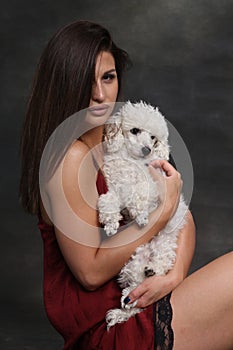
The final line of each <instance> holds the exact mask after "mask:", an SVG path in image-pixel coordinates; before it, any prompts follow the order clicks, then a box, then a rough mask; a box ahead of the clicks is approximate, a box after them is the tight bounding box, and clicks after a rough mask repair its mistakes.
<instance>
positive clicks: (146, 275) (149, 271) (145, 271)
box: [144, 266, 155, 277]
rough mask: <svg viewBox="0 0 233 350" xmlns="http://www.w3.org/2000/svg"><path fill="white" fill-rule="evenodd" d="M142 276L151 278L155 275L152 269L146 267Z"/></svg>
mask: <svg viewBox="0 0 233 350" xmlns="http://www.w3.org/2000/svg"><path fill="white" fill-rule="evenodd" d="M144 275H145V277H151V276H154V275H155V272H154V270H153V269H152V268H150V267H148V266H146V267H145V269H144Z"/></svg>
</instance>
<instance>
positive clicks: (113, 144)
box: [104, 115, 124, 153]
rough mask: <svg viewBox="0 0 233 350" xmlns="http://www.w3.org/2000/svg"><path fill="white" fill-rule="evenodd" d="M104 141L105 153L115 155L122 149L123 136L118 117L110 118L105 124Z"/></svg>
mask: <svg viewBox="0 0 233 350" xmlns="http://www.w3.org/2000/svg"><path fill="white" fill-rule="evenodd" d="M104 141H105V147H106V151H107V153H115V152H117V151H119V150H120V149H121V148H122V146H123V144H124V136H123V133H122V129H121V119H120V117H119V115H117V116H115V117H111V119H110V120H109V121H108V123H106V124H105V131H104Z"/></svg>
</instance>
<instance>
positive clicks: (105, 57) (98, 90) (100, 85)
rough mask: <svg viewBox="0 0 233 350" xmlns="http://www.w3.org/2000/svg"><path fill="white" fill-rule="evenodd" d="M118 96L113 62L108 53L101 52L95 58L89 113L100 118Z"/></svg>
mask: <svg viewBox="0 0 233 350" xmlns="http://www.w3.org/2000/svg"><path fill="white" fill-rule="evenodd" d="M117 94H118V78H117V73H116V67H115V60H114V58H113V56H112V54H111V53H110V52H106V51H102V52H100V53H99V55H98V56H97V60H96V66H95V80H94V82H93V86H92V93H91V100H90V104H89V108H88V109H89V112H91V114H92V115H93V116H102V115H104V114H105V113H106V111H107V109H108V108H109V105H108V104H110V105H111V103H112V105H113V104H114V102H116V99H117Z"/></svg>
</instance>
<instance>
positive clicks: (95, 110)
mask: <svg viewBox="0 0 233 350" xmlns="http://www.w3.org/2000/svg"><path fill="white" fill-rule="evenodd" d="M108 109H109V106H108V105H100V106H92V107H89V108H88V111H89V112H90V113H91V114H92V115H94V116H97V117H101V116H103V115H104V114H105V113H106V112H107V110H108Z"/></svg>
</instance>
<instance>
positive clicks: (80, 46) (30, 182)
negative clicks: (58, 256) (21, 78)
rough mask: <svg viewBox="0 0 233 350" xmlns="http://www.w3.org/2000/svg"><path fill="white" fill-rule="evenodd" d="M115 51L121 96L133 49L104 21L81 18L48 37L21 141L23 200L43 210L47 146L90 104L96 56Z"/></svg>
mask: <svg viewBox="0 0 233 350" xmlns="http://www.w3.org/2000/svg"><path fill="white" fill-rule="evenodd" d="M101 51H108V52H110V53H111V54H112V55H113V57H114V59H115V65H116V72H117V76H118V86H119V91H118V100H119V94H120V93H121V85H122V73H123V72H124V70H125V69H126V68H127V67H128V66H129V63H130V60H129V57H128V54H127V53H126V52H125V51H124V50H122V49H120V48H118V47H117V46H116V45H115V44H114V42H113V41H112V38H111V36H110V33H109V32H108V31H107V30H106V29H105V28H103V27H102V26H100V25H98V24H96V23H92V22H88V21H77V22H74V23H71V24H69V25H67V26H66V27H64V28H62V29H61V30H59V31H58V32H57V33H56V34H55V35H54V36H53V37H52V38H51V40H50V41H49V42H48V44H47V46H46V48H45V50H44V52H43V54H42V56H41V58H40V61H39V64H38V67H37V70H36V73H35V77H34V81H33V85H32V92H31V95H30V98H29V101H28V107H27V112H26V115H25V119H24V124H23V130H22V136H21V142H20V157H21V179H20V187H19V196H20V202H21V205H22V206H23V208H24V209H25V210H26V211H27V212H29V213H31V214H38V213H39V200H40V193H39V166H40V160H41V156H42V152H43V149H44V147H45V145H46V142H47V141H48V139H49V137H50V135H51V134H52V133H53V131H54V130H55V129H56V128H57V126H58V125H59V124H60V123H61V122H62V121H64V120H65V119H66V118H68V117H69V116H70V115H72V114H74V113H75V112H78V111H80V110H81V109H84V108H87V107H88V106H89V102H90V98H91V89H92V83H93V78H94V74H95V62H96V57H97V55H98V54H99V52H101Z"/></svg>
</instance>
